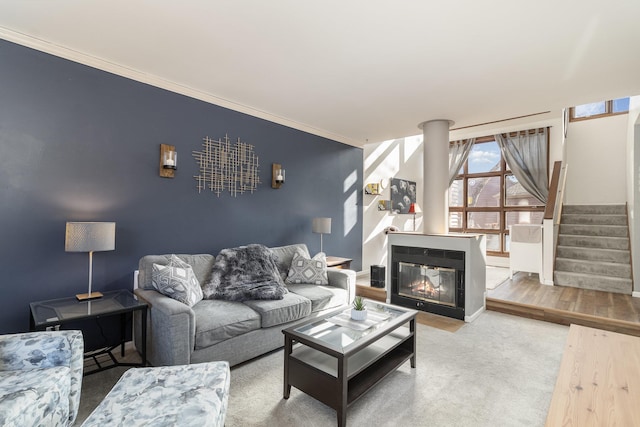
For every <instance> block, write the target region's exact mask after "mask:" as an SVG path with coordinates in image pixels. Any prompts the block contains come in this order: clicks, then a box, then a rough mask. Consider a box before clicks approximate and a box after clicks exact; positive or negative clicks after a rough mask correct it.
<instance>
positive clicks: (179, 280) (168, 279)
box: [151, 255, 202, 307]
mask: <svg viewBox="0 0 640 427" xmlns="http://www.w3.org/2000/svg"><path fill="white" fill-rule="evenodd" d="M151 283H152V284H153V287H154V288H156V290H157V291H158V292H160V293H161V294H163V295H166V296H168V297H170V298H173V299H175V300H176V301H180V302H181V303H184V304H186V305H188V306H189V307H193V306H194V305H195V304H196V303H197V302H198V301H200V300H201V299H202V288H201V287H200V282H198V279H197V278H196V275H195V274H194V273H193V269H192V268H191V266H190V265H189V264H187V263H186V262H184V261H182V260H181V259H180V258H178V257H177V256H175V255H171V259H170V260H169V264H168V265H159V264H153V271H152V275H151Z"/></svg>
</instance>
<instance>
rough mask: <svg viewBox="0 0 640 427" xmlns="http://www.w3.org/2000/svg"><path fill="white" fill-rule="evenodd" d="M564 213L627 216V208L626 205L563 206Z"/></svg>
mask: <svg viewBox="0 0 640 427" xmlns="http://www.w3.org/2000/svg"><path fill="white" fill-rule="evenodd" d="M562 213H563V214H565V213H567V214H608V215H626V214H627V207H626V206H625V205H563V206H562Z"/></svg>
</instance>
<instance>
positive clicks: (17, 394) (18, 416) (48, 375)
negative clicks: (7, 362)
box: [0, 366, 71, 426]
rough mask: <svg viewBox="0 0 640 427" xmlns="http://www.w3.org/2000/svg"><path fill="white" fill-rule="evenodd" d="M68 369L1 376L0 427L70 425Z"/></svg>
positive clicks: (60, 367) (8, 373)
mask: <svg viewBox="0 0 640 427" xmlns="http://www.w3.org/2000/svg"><path fill="white" fill-rule="evenodd" d="M70 389H71V374H70V371H69V368H68V367H67V366H56V367H53V368H45V369H42V368H39V369H31V370H26V371H25V370H19V371H4V372H0V425H3V426H40V425H47V426H57V425H68V424H69V393H70Z"/></svg>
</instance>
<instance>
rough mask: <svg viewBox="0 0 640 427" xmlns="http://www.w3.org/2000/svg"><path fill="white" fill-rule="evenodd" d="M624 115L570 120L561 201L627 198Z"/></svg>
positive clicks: (618, 200) (600, 201)
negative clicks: (563, 199) (564, 179)
mask: <svg viewBox="0 0 640 427" xmlns="http://www.w3.org/2000/svg"><path fill="white" fill-rule="evenodd" d="M628 118H629V117H628V115H626V114H621V115H618V116H611V117H603V118H600V119H592V120H583V121H578V122H571V123H570V124H569V130H568V133H567V139H566V141H565V144H566V151H567V154H566V156H567V157H566V161H567V164H568V168H567V185H566V187H565V204H568V205H589V204H625V203H626V202H627V123H628Z"/></svg>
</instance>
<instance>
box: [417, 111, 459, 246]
mask: <svg viewBox="0 0 640 427" xmlns="http://www.w3.org/2000/svg"><path fill="white" fill-rule="evenodd" d="M451 125H453V122H452V121H451V120H429V121H426V122H422V123H420V124H419V125H418V127H419V128H420V129H422V133H423V136H424V139H423V147H424V150H423V155H424V159H423V160H424V162H423V165H424V173H423V177H424V178H423V181H424V182H423V193H422V194H423V199H422V204H423V206H422V218H423V227H424V228H423V230H424V233H425V234H447V233H448V232H449V218H448V215H449V213H448V212H449V206H448V200H447V199H448V190H449V127H450V126H451Z"/></svg>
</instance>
